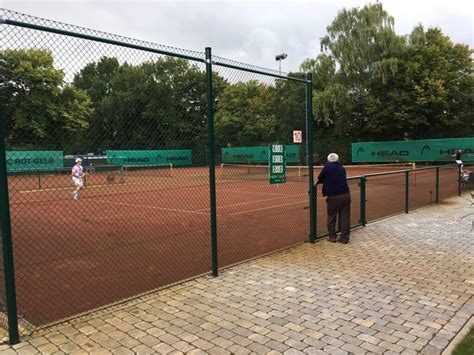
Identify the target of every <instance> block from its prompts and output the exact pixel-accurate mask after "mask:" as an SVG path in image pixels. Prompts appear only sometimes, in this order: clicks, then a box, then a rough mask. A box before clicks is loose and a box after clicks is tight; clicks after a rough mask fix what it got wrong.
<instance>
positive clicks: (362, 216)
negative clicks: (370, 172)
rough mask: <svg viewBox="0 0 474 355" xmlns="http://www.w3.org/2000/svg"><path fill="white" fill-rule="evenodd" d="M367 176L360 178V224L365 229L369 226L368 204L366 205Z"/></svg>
mask: <svg viewBox="0 0 474 355" xmlns="http://www.w3.org/2000/svg"><path fill="white" fill-rule="evenodd" d="M365 183H366V178H365V176H361V177H360V224H362V225H363V226H364V227H365V225H366V224H367V219H366V215H365V209H366V203H365Z"/></svg>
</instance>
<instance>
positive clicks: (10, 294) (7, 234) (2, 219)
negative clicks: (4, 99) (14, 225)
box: [0, 104, 20, 345]
mask: <svg viewBox="0 0 474 355" xmlns="http://www.w3.org/2000/svg"><path fill="white" fill-rule="evenodd" d="M0 224H1V230H2V246H3V268H4V273H5V293H6V301H7V316H8V337H9V343H10V344H12V345H13V344H18V343H19V342H20V337H19V334H18V318H17V317H18V314H17V308H16V290H15V270H14V263H13V242H12V230H11V222H10V198H9V196H8V176H7V157H6V146H5V108H4V106H3V104H0Z"/></svg>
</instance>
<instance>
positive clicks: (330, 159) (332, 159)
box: [328, 153, 339, 163]
mask: <svg viewBox="0 0 474 355" xmlns="http://www.w3.org/2000/svg"><path fill="white" fill-rule="evenodd" d="M338 160H339V155H337V154H336V153H330V154H329V155H328V162H330V163H334V162H336V161H338Z"/></svg>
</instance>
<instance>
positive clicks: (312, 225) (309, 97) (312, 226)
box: [306, 73, 316, 243]
mask: <svg viewBox="0 0 474 355" xmlns="http://www.w3.org/2000/svg"><path fill="white" fill-rule="evenodd" d="M306 79H307V81H306V135H307V137H308V139H307V144H306V156H307V158H308V168H309V174H308V176H309V177H308V184H309V242H310V243H314V242H315V240H316V193H315V191H316V189H315V186H314V162H313V74H311V73H307V74H306Z"/></svg>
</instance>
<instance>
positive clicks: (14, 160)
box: [6, 150, 64, 172]
mask: <svg viewBox="0 0 474 355" xmlns="http://www.w3.org/2000/svg"><path fill="white" fill-rule="evenodd" d="M63 156H64V154H63V152H62V151H41V150H37V151H7V155H6V157H7V171H8V172H20V171H46V170H57V169H61V168H63V167H64V159H63Z"/></svg>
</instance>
